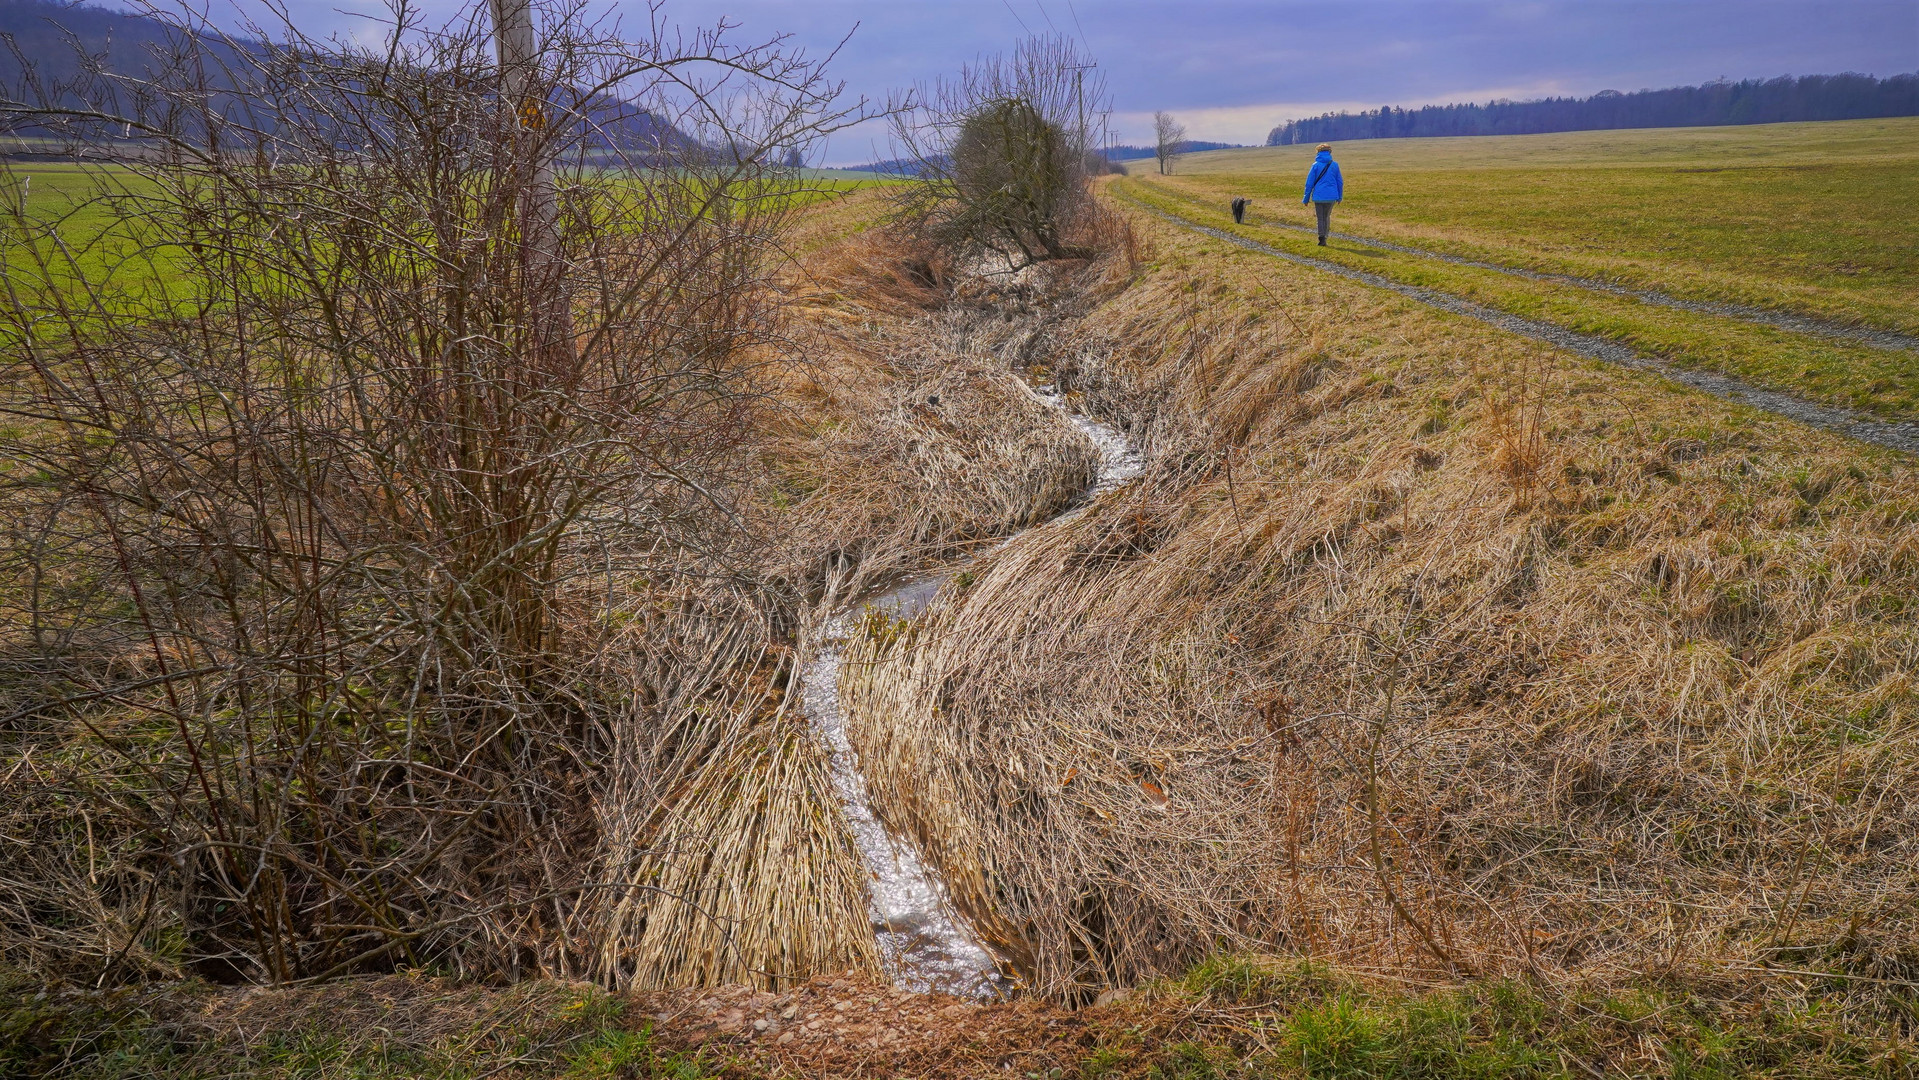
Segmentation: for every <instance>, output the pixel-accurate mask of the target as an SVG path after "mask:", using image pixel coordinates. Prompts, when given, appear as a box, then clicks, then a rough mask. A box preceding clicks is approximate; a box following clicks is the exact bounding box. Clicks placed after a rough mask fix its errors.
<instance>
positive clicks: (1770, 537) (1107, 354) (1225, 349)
mask: <svg viewBox="0 0 1919 1080" xmlns="http://www.w3.org/2000/svg"><path fill="white" fill-rule="evenodd" d="M1139 227H1140V228H1142V229H1150V230H1152V231H1153V232H1152V234H1149V235H1151V238H1152V239H1153V240H1154V242H1155V243H1156V244H1157V245H1158V246H1159V247H1160V250H1161V251H1162V253H1163V255H1162V257H1161V258H1160V259H1159V260H1158V261H1157V262H1156V263H1155V264H1154V265H1153V266H1152V267H1151V268H1150V269H1149V270H1148V271H1147V273H1146V275H1145V277H1144V279H1143V280H1142V281H1141V282H1140V283H1139V284H1137V285H1136V286H1134V287H1133V288H1131V289H1130V290H1128V291H1126V292H1124V293H1123V294H1121V295H1119V296H1118V297H1116V298H1113V299H1110V300H1108V301H1107V302H1105V303H1104V304H1102V305H1101V306H1100V307H1098V308H1097V309H1096V310H1094V311H1093V312H1092V313H1091V314H1090V315H1089V316H1088V317H1087V318H1085V320H1084V321H1083V322H1081V323H1079V324H1077V325H1076V326H1074V327H1072V328H1071V329H1070V330H1064V331H1061V332H1058V333H1055V334H1054V335H1053V336H1052V337H1051V338H1050V340H1049V342H1048V343H1047V345H1046V346H1045V347H1042V348H1035V347H1033V346H1032V345H1031V343H1030V342H1028V343H1026V346H1025V350H1026V356H1027V358H1028V359H1029V361H1030V362H1035V363H1043V364H1046V365H1049V366H1052V367H1055V368H1057V369H1058V370H1059V372H1060V374H1061V377H1062V380H1063V381H1065V382H1067V383H1068V384H1070V385H1074V386H1076V387H1078V388H1079V390H1080V391H1081V392H1082V395H1083V399H1084V401H1085V403H1086V405H1087V407H1089V408H1091V409H1094V410H1096V411H1098V412H1100V413H1102V414H1103V415H1105V416H1107V417H1109V418H1111V419H1113V420H1115V421H1117V422H1120V423H1122V424H1123V425H1124V426H1125V427H1127V428H1128V429H1129V430H1131V431H1133V432H1135V433H1136V434H1137V436H1138V437H1139V438H1140V439H1141V440H1142V441H1144V442H1145V443H1146V444H1147V445H1148V446H1149V447H1150V449H1151V450H1152V451H1153V460H1154V465H1155V467H1154V469H1153V470H1152V472H1151V473H1150V474H1149V476H1148V477H1147V478H1145V479H1144V480H1142V481H1140V482H1138V483H1136V484H1134V485H1133V486H1131V487H1130V488H1127V489H1123V490H1121V491H1116V492H1114V493H1112V494H1110V495H1108V496H1106V497H1105V498H1103V499H1102V500H1101V501H1100V502H1099V503H1098V504H1097V505H1096V506H1094V507H1093V508H1092V509H1091V510H1090V511H1089V512H1088V513H1086V514H1084V515H1082V516H1079V517H1077V518H1075V519H1073V520H1072V521H1070V522H1069V523H1063V524H1062V525H1060V526H1058V527H1053V528H1047V529H1042V530H1036V531H1034V532H1033V533H1031V534H1028V535H1027V536H1024V537H1022V538H1021V539H1020V540H1018V541H1017V542H1015V543H1014V544H1013V545H1011V546H1010V547H1009V548H1007V549H1006V550H1005V551H1004V552H1002V553H1000V554H997V555H996V556H994V557H993V559H992V560H991V561H990V562H989V563H987V564H985V565H984V566H982V567H981V568H980V569H979V572H978V573H977V576H976V578H974V579H971V580H970V581H969V582H968V583H967V584H966V586H965V587H964V588H958V587H955V588H953V589H950V590H949V594H948V598H947V602H945V603H944V604H941V605H936V606H935V607H934V608H933V609H932V610H931V611H929V613H928V614H927V615H926V616H924V617H923V619H922V620H920V621H918V622H916V623H914V624H911V625H906V626H899V625H887V626H884V627H881V626H879V625H878V624H874V628H875V630H876V631H879V632H875V633H874V634H872V635H871V636H870V638H869V640H868V641H867V642H865V643H864V644H863V645H861V646H859V647H858V649H856V655H855V656H853V657H852V658H851V659H854V660H859V659H863V660H865V661H866V662H867V663H866V665H865V666H864V667H862V666H861V665H859V664H857V663H849V666H848V668H847V671H848V677H847V680H846V682H847V685H845V686H844V687H843V695H844V697H845V699H846V701H847V702H848V704H849V706H850V708H849V720H850V726H849V730H850V732H851V735H852V737H853V740H854V743H855V746H856V748H857V749H858V750H859V752H860V753H861V755H862V758H863V760H864V761H865V762H866V769H867V772H868V774H869V777H870V778H871V779H872V780H873V781H874V783H873V790H874V792H875V795H876V797H877V798H878V799H879V800H880V802H881V804H882V808H883V812H884V814H885V816H886V817H887V818H888V820H889V821H890V822H891V823H892V824H893V825H894V826H895V827H897V828H898V829H900V830H901V831H903V832H905V833H907V834H908V835H910V836H912V837H913V838H914V840H915V842H916V843H917V844H918V846H919V847H920V848H921V849H922V850H923V851H924V852H925V853H926V854H927V855H929V856H930V857H931V859H932V860H933V861H934V863H935V864H936V865H937V866H939V867H940V869H941V870H942V871H943V873H944V874H945V876H946V878H947V881H948V883H949V885H950V886H951V887H952V890H953V895H954V898H955V901H956V903H957V904H958V905H959V906H960V907H961V909H962V910H964V911H965V912H966V913H967V915H968V916H969V917H970V918H971V919H972V920H973V922H974V924H975V925H976V926H977V927H979V928H980V929H981V930H982V932H983V933H984V934H985V935H986V936H987V937H988V938H989V939H990V940H991V941H992V942H993V943H994V945H995V946H996V947H997V948H998V949H999V950H1001V952H1002V953H1003V955H1005V956H1006V957H1007V958H1008V959H1009V960H1010V961H1011V962H1012V964H1013V965H1014V966H1015V967H1016V968H1017V969H1018V971H1019V972H1020V973H1021V975H1022V976H1023V977H1024V979H1025V980H1026V981H1027V983H1028V985H1030V986H1031V987H1032V988H1034V989H1035V990H1037V991H1039V992H1041V993H1044V994H1046V995H1049V996H1052V997H1056V998H1065V999H1077V998H1082V997H1083V996H1085V995H1087V994H1089V993H1090V992H1091V991H1092V990H1093V989H1096V988H1099V987H1103V986H1112V985H1130V984H1132V983H1134V982H1137V981H1139V980H1141V979H1144V978H1146V977H1149V976H1152V975H1155V974H1160V973H1165V972H1169V971H1176V970H1180V969H1181V968H1183V967H1184V966H1186V965H1188V964H1190V963H1192V962H1193V961H1194V960H1196V959H1197V958H1198V957H1200V956H1201V955H1203V954H1205V953H1207V952H1208V951H1209V950H1212V949H1214V948H1216V947H1217V946H1219V945H1220V944H1222V943H1225V944H1229V945H1237V946H1240V947H1249V948H1273V947H1280V948H1284V949H1287V950H1293V951H1298V952H1302V953H1307V954H1311V955H1317V956H1322V957H1327V958H1332V959H1335V960H1337V961H1339V962H1340V963H1342V964H1346V965H1350V966H1355V967H1359V968H1374V969H1383V970H1390V971H1397V972H1408V971H1414V972H1429V973H1433V974H1446V973H1451V974H1456V975H1465V974H1487V973H1500V974H1515V975H1525V976H1529V977H1532V978H1536V979H1541V980H1545V981H1547V982H1557V981H1563V980H1567V979H1573V978H1580V979H1599V980H1601V981H1605V980H1609V979H1615V978H1625V977H1627V976H1630V975H1635V974H1646V973H1651V974H1655V975H1657V974H1660V973H1671V974H1682V973H1687V972H1691V973H1695V974H1697V973H1701V972H1712V973H1717V974H1719V975H1722V976H1729V977H1746V976H1749V975H1753V974H1756V973H1759V972H1761V971H1764V970H1767V969H1768V967H1769V966H1770V968H1772V969H1805V968H1816V969H1818V970H1822V971H1831V972H1835V973H1837V975H1838V976H1839V977H1840V978H1841V980H1842V985H1845V986H1849V987H1852V988H1853V989H1855V990H1857V991H1859V992H1860V993H1864V994H1867V995H1869V996H1870V995H1874V994H1885V993H1890V994H1894V995H1897V994H1899V993H1903V992H1905V991H1904V990H1902V989H1900V988H1902V987H1903V988H1910V987H1911V986H1912V985H1913V984H1914V983H1915V982H1919V923H1916V922H1915V911H1914V908H1913V897H1914V895H1915V888H1914V886H1915V884H1916V882H1915V878H1914V874H1915V871H1914V870H1913V867H1914V866H1915V865H1919V862H1916V861H1915V856H1919V850H1915V848H1914V843H1915V841H1914V839H1913V838H1914V836H1915V832H1916V830H1919V800H1915V798H1914V795H1913V793H1914V792H1915V791H1919V772H1916V771H1915V764H1914V763H1915V761H1919V756H1915V745H1914V741H1915V735H1919V723H1915V721H1916V720H1919V695H1916V693H1915V679H1916V678H1919V624H1916V623H1915V617H1914V613H1915V611H1919V474H1916V473H1915V470H1914V467H1913V465H1912V463H1911V462H1910V460H1909V459H1905V458H1902V457H1899V456H1897V455H1893V454H1889V453H1881V452H1878V451H1873V450H1870V449H1867V448H1863V447H1860V446H1857V445H1854V444H1851V443H1848V442H1845V441H1844V440H1841V439H1838V438H1835V437H1830V436H1826V435H1823V434H1819V433H1816V432H1813V431H1810V430H1808V429H1805V428H1801V427H1798V426H1795V425H1792V424H1790V423H1788V422H1785V421H1781V420H1776V419H1773V418H1769V417H1765V416H1762V415H1759V414H1755V413H1751V412H1747V411H1744V410H1741V409H1739V408H1737V407H1734V406H1729V405H1725V404H1723V403H1719V402H1715V401H1712V400H1710V399H1707V398H1704V397H1702V396H1699V395H1695V394H1691V393H1686V392H1681V391H1677V390H1675V389H1673V388H1671V387H1669V386H1667V385H1664V384H1661V383H1660V382H1659V381H1657V380H1655V379H1652V378H1649V377H1645V376H1640V375H1634V374H1628V373H1623V372H1620V371H1618V370H1616V369H1610V368H1602V367H1598V366H1593V365H1586V364H1582V363H1579V362H1576V361H1573V360H1570V359H1567V358H1562V357H1559V356H1556V355H1554V354H1550V353H1546V352H1543V351H1541V350H1540V348H1539V347H1538V346H1535V345H1533V344H1531V343H1527V342H1523V341H1520V340H1517V339H1512V338H1508V337H1505V336H1504V335H1499V334H1496V333H1493V332H1490V331H1487V330H1485V329H1484V328H1482V327H1479V326H1477V325H1473V324H1470V323H1467V322H1465V321H1464V320H1456V319H1452V318H1450V317H1446V316H1441V315H1436V314H1433V313H1430V312H1427V311H1425V310H1423V309H1419V308H1417V307H1416V306H1415V305H1412V304H1410V303H1407V302H1403V301H1400V300H1398V299H1397V298H1393V297H1390V296H1387V295H1384V294H1380V293H1376V292H1372V291H1370V290H1366V289H1364V288H1363V287H1359V286H1354V285H1348V284H1345V283H1341V282H1337V281H1333V280H1331V279H1328V278H1325V277H1322V276H1318V275H1314V274H1312V272H1311V271H1308V270H1303V269H1297V268H1293V267H1290V266H1287V265H1285V264H1281V263H1277V262H1275V261H1271V260H1263V259H1260V258H1258V257H1257V256H1252V255H1247V254H1242V253H1239V252H1237V251H1235V250H1233V249H1230V248H1226V247H1225V246H1224V245H1216V244H1210V243H1202V244H1199V245H1198V246H1197V247H1195V246H1194V244H1195V242H1194V241H1192V240H1190V239H1187V238H1183V237H1175V236H1174V235H1172V234H1168V233H1166V232H1165V231H1164V230H1163V229H1160V227H1158V226H1156V225H1149V224H1145V223H1139ZM1281 298H1284V299H1281Z"/></svg>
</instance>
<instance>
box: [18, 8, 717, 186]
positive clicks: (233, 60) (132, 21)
mask: <svg viewBox="0 0 1919 1080" xmlns="http://www.w3.org/2000/svg"><path fill="white" fill-rule="evenodd" d="M181 43H182V42H181V31H180V30H178V29H177V28H175V27H171V26H168V25H167V24H165V23H163V22H161V21H159V20H157V19H152V18H148V17H146V16H142V15H129V14H126V13H124V12H118V11H110V10H107V9H105V8H100V7H94V6H91V5H86V4H73V3H60V2H57V0H0V97H6V98H11V99H13V100H16V101H28V102H31V101H36V100H38V99H39V95H37V94H35V93H33V92H32V90H31V88H30V87H29V85H28V81H29V80H28V74H29V65H30V66H31V74H32V76H33V80H34V81H37V82H38V83H39V84H40V86H42V87H50V86H57V85H60V84H63V83H70V82H72V81H74V80H75V79H77V78H79V77H80V76H82V75H83V74H84V73H85V71H86V68H85V67H84V66H83V65H84V64H87V63H92V64H97V65H98V66H99V67H101V68H104V69H105V70H107V71H111V72H115V73H118V74H123V75H146V74H150V73H152V72H153V71H155V70H156V66H157V65H156V58H157V57H158V56H164V55H167V54H168V53H170V52H172V51H173V50H174V49H175V48H176V47H177V46H178V45H179V44H181ZM203 45H204V47H205V48H207V50H208V51H209V52H210V53H213V54H215V55H221V54H224V55H221V59H222V60H223V61H224V62H222V63H217V64H210V65H208V66H207V69H206V70H207V71H208V74H209V76H210V77H211V78H212V79H213V80H214V81H215V84H216V87H217V88H219V89H230V88H231V84H230V83H229V82H228V81H227V80H226V79H225V78H224V76H225V73H226V72H227V71H229V70H231V71H233V72H235V73H237V74H238V75H239V77H241V78H244V77H245V75H244V73H245V72H246V70H247V67H248V61H247V59H246V58H245V56H244V54H245V53H246V52H247V51H249V50H251V49H254V48H258V47H259V46H257V45H256V44H255V43H253V42H248V41H239V42H236V43H234V47H233V48H229V47H228V46H227V45H225V44H223V43H214V42H203ZM236 48H237V49H238V50H239V53H240V54H242V55H239V56H236V55H235V53H234V49H236ZM559 99H560V100H559V103H560V104H561V105H563V106H564V107H566V108H568V109H570V110H571V111H572V112H573V113H574V114H575V115H577V116H579V117H580V118H581V119H582V122H583V123H584V124H586V125H587V126H588V127H589V128H590V129H591V130H592V133H593V134H592V136H591V137H590V138H589V139H588V143H587V149H588V150H589V152H593V151H598V150H606V149H618V150H619V151H621V152H623V153H626V154H640V155H648V154H658V153H660V152H663V151H664V152H667V153H672V154H680V153H685V152H687V151H689V150H693V149H695V148H699V147H700V143H699V142H698V141H697V140H695V139H694V138H692V137H691V136H689V135H686V134H685V133H683V132H681V131H680V130H679V129H678V128H677V127H675V126H674V125H673V124H672V123H671V122H669V121H668V120H666V119H665V118H663V117H661V116H659V115H657V114H655V113H652V112H650V111H648V110H647V109H644V108H642V107H640V106H638V105H635V104H633V103H631V102H628V101H622V100H620V99H618V98H614V97H610V96H607V95H597V96H594V97H590V98H588V97H582V96H569V95H566V94H561V95H559ZM34 132H35V129H34V128H33V127H32V126H31V125H16V126H15V128H14V129H13V133H15V134H23V135H31V134H34Z"/></svg>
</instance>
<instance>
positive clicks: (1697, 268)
mask: <svg viewBox="0 0 1919 1080" xmlns="http://www.w3.org/2000/svg"><path fill="white" fill-rule="evenodd" d="M1335 152H1336V156H1337V157H1338V158H1339V160H1340V163H1341V165H1342V167H1343V169H1344V171H1345V174H1346V195H1347V199H1346V201H1345V202H1344V203H1343V204H1341V206H1340V207H1339V209H1338V211H1336V212H1335V214H1334V227H1335V228H1336V229H1341V230H1348V231H1352V232H1355V233H1358V234H1361V235H1371V236H1379V237H1380V238H1382V239H1387V240H1393V241H1396V242H1402V243H1407V244H1411V245H1414V246H1419V247H1425V248H1428V249H1431V250H1436V251H1443V252H1446V253H1448V254H1456V255H1466V256H1469V257H1473V258H1479V259H1484V260H1487V261H1492V262H1499V263H1502V264H1508V265H1514V266H1522V267H1525V268H1527V269H1533V270H1541V271H1546V272H1551V273H1564V274H1572V275H1577V276H1583V277H1599V278H1605V279H1608V280H1611V281H1615V282H1618V283H1621V284H1626V285H1631V286H1636V287H1642V288H1650V289H1657V290H1660V291H1664V292H1669V293H1672V294H1674V295H1676V296H1681V297H1688V298H1692V299H1700V300H1732V301H1737V302H1742V303H1748V304H1753V305H1758V306H1762V307H1772V308H1778V309H1781V310H1786V311H1794V312H1801V313H1804V314H1809V315H1814V316H1819V317H1824V318H1829V319H1834V320H1838V321H1843V322H1858V323H1863V324H1866V325H1871V326H1879V327H1884V328H1888V329H1895V330H1900V331H1904V332H1906V333H1915V332H1919V260H1915V259H1914V258H1913V257H1912V253H1913V252H1914V251H1915V250H1919V218H1916V217H1915V216H1914V215H1913V214H1911V213H1910V212H1909V208H1910V207H1911V206H1913V205H1915V204H1916V203H1919V118H1910V117H1907V118H1896V119H1888V120H1847V121H1835V122H1826V123H1810V124H1769V125H1756V126H1752V127H1740V128H1730V129H1729V128H1678V129H1655V130H1643V131H1599V132H1575V133H1565V134H1559V135H1519V136H1491V137H1482V138H1470V139H1381V140H1368V141H1362V142H1353V143H1343V144H1341V145H1339V146H1338V147H1336V148H1335ZM1311 158H1312V148H1311V147H1306V146H1291V147H1274V148H1267V149H1257V150H1233V151H1220V152H1217V153H1212V154H1196V155H1192V156H1191V157H1190V158H1188V159H1186V160H1184V161H1182V162H1181V163H1180V164H1179V165H1178V166H1177V168H1176V171H1175V174H1174V175H1173V176H1170V177H1165V178H1161V177H1157V176H1153V177H1150V178H1147V179H1148V180H1149V181H1150V182H1152V183H1155V184H1163V185H1165V186H1167V187H1169V188H1173V189H1176V190H1180V191H1184V192H1186V193H1188V194H1191V195H1193V196H1195V197H1197V198H1200V199H1202V200H1203V201H1206V202H1208V203H1217V204H1218V205H1219V206H1220V207H1221V208H1222V209H1224V207H1225V205H1226V202H1227V201H1228V200H1230V199H1231V198H1232V197H1233V196H1235V195H1244V196H1248V197H1250V198H1252V199H1253V200H1254V213H1255V215H1257V216H1260V217H1263V218H1280V219H1284V220H1288V221H1292V222H1294V223H1297V224H1308V223H1310V221H1311V219H1312V214H1311V211H1310V210H1309V209H1308V208H1305V207H1302V206H1300V205H1299V198H1300V189H1301V186H1302V185H1303V183H1304V179H1305V175H1306V169H1307V167H1308V164H1309V163H1310V161H1311Z"/></svg>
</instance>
